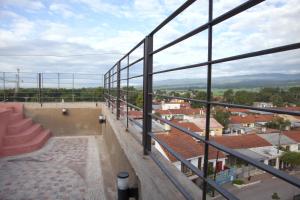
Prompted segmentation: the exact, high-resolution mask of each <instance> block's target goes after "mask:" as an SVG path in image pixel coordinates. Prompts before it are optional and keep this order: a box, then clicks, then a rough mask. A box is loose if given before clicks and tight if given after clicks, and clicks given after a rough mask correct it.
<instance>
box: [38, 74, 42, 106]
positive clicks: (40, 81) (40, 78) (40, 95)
mask: <svg viewBox="0 0 300 200" xmlns="http://www.w3.org/2000/svg"><path fill="white" fill-rule="evenodd" d="M38 77H39V80H38V85H39V102H40V104H41V105H42V74H41V73H39V74H38Z"/></svg>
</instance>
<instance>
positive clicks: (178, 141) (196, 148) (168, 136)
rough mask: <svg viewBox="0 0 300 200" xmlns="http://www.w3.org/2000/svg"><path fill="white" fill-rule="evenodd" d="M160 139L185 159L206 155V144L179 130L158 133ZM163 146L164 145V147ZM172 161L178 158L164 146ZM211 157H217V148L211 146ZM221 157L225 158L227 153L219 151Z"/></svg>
mask: <svg viewBox="0 0 300 200" xmlns="http://www.w3.org/2000/svg"><path fill="white" fill-rule="evenodd" d="M157 137H158V139H159V140H161V141H163V142H165V143H166V144H167V145H168V146H169V147H170V148H172V149H173V150H174V151H175V152H177V153H179V154H180V155H181V156H183V157H184V158H185V159H189V158H194V157H199V156H203V155H204V144H203V143H198V142H197V141H196V140H195V139H193V138H192V137H191V136H189V135H187V134H185V133H183V132H181V131H179V130H177V129H172V130H171V131H170V132H169V133H161V134H157ZM162 148H163V147H162ZM163 150H164V152H165V153H166V155H167V157H168V158H169V160H170V161H172V162H175V161H177V159H176V158H175V157H174V156H172V154H170V153H169V152H168V151H167V150H166V149H165V148H163ZM208 157H209V159H215V158H216V157H217V150H216V149H215V148H212V147H211V148H209V156H208ZM219 158H225V154H223V153H222V152H219Z"/></svg>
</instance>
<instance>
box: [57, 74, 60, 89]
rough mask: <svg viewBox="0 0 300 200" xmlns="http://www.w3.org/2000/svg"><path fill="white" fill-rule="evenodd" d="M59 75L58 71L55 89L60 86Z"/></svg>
mask: <svg viewBox="0 0 300 200" xmlns="http://www.w3.org/2000/svg"><path fill="white" fill-rule="evenodd" d="M59 79H60V75H59V73H57V89H59V88H60V80H59Z"/></svg>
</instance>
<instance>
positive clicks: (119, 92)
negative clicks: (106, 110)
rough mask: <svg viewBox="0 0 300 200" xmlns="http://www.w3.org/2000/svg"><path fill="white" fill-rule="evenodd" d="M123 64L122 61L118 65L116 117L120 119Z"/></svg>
mask: <svg viewBox="0 0 300 200" xmlns="http://www.w3.org/2000/svg"><path fill="white" fill-rule="evenodd" d="M120 66H121V63H120V61H119V62H118V64H117V102H116V117H117V119H120V110H121V108H120V96H121V90H120V89H121V88H120V86H121V70H120Z"/></svg>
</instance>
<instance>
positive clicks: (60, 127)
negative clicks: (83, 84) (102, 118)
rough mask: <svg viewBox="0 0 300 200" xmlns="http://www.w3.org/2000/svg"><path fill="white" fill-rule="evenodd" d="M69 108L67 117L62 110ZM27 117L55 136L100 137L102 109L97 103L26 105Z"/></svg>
mask: <svg viewBox="0 0 300 200" xmlns="http://www.w3.org/2000/svg"><path fill="white" fill-rule="evenodd" d="M63 108H67V111H68V113H67V115H63V114H62V109H63ZM24 110H25V115H26V116H27V117H31V118H32V119H33V121H34V122H37V123H40V124H42V125H43V127H45V128H47V129H50V130H51V131H52V133H53V135H54V136H78V135H99V134H102V133H101V129H100V125H99V122H98V117H99V114H100V113H101V108H100V107H99V106H98V104H95V103H45V104H43V105H42V107H41V105H40V104H38V103H25V104H24Z"/></svg>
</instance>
